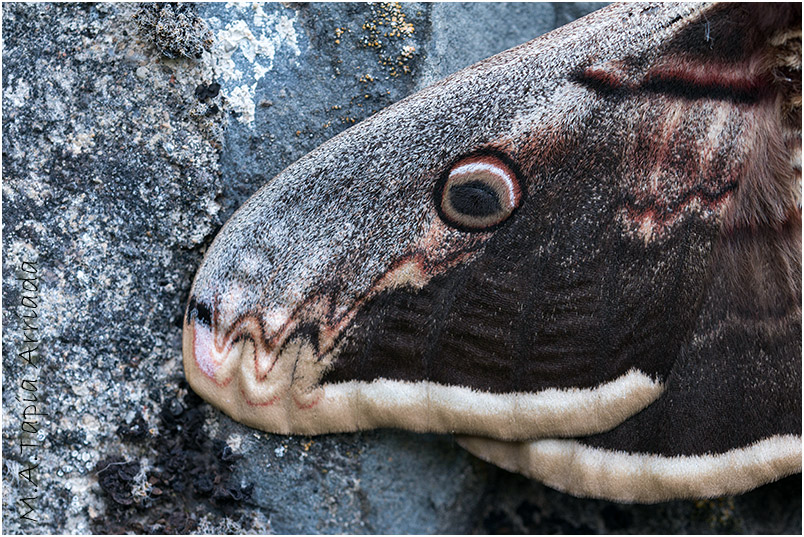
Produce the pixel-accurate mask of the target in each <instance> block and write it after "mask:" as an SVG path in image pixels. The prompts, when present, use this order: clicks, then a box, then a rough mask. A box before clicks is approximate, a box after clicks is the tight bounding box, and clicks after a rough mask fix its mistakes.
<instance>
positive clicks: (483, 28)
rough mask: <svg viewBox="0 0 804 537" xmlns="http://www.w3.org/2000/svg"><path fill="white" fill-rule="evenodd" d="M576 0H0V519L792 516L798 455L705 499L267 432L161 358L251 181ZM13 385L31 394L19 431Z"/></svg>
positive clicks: (497, 528) (285, 528)
mask: <svg viewBox="0 0 804 537" xmlns="http://www.w3.org/2000/svg"><path fill="white" fill-rule="evenodd" d="M596 7H598V6H596V5H591V4H555V5H554V4H538V3H535V4H433V5H430V4H404V5H398V4H376V5H367V4H360V5H358V4H310V5H307V4H282V5H280V4H266V5H250V4H249V5H236V6H230V5H224V4H199V5H185V6H183V7H182V8H181V10H179V11H176V10H174V9H173V8H170V9H169V10H167V11H166V10H165V9H154V8H153V7H148V6H146V7H144V8H140V7H139V6H136V5H133V4H93V5H75V4H67V5H65V4H60V5H56V4H8V3H6V4H4V5H3V41H4V48H3V104H2V106H3V134H4V136H3V178H4V181H3V225H4V235H3V252H4V264H3V302H4V305H5V307H4V309H3V328H4V331H3V371H4V388H5V389H4V391H3V424H4V428H3V492H4V494H3V523H4V529H5V532H6V533H30V532H43V533H50V532H57V533H89V532H98V533H108V532H115V533H123V532H160V533H173V532H176V533H187V532H197V533H235V532H246V533H254V532H274V533H388V532H392V533H436V532H438V533H504V532H515V533H522V532H537V533H554V532H555V533H578V532H581V533H605V532H618V533H653V532H663V533H671V532H679V533H734V532H737V533H739V532H747V533H763V532H769V533H800V531H801V478H800V476H794V477H791V478H788V479H785V480H782V481H781V482H779V483H776V484H772V485H769V486H766V487H762V488H760V489H758V490H756V491H753V492H751V493H749V494H746V495H743V496H740V497H736V498H723V499H718V500H712V501H702V502H670V503H664V504H657V505H649V506H629V505H619V504H613V503H610V502H604V501H595V500H584V499H578V498H573V497H570V496H567V495H564V494H561V493H559V492H556V491H553V490H551V489H549V488H547V487H544V486H542V485H540V484H538V483H535V482H533V481H529V480H527V479H525V478H523V477H521V476H517V475H513V474H509V473H507V472H504V471H502V470H499V469H497V468H495V467H492V466H489V465H487V464H485V463H482V462H480V461H478V460H477V459H474V458H473V457H471V456H470V455H468V454H467V453H466V452H464V451H462V450H461V449H460V448H459V447H458V446H457V445H456V444H455V442H454V441H453V440H452V439H451V438H450V437H448V436H445V435H417V434H412V433H407V432H403V431H388V430H383V431H371V432H366V433H361V434H349V435H327V436H321V437H314V438H305V437H281V436H274V435H268V434H265V433H262V432H259V431H255V430H252V429H249V428H247V427H245V426H242V425H240V424H238V423H235V422H233V421H231V420H230V419H229V418H227V417H226V416H224V415H222V414H221V413H219V412H218V411H216V410H215V409H213V408H212V407H210V406H209V405H207V404H205V403H203V402H202V401H201V400H200V399H199V398H197V397H196V396H195V395H194V394H192V392H190V391H188V388H187V385H186V383H185V382H184V380H183V373H182V368H181V340H180V336H181V316H182V312H183V306H184V301H185V300H186V299H187V294H188V292H189V288H190V283H191V281H192V277H193V274H194V272H195V269H196V268H197V266H198V264H199V262H200V260H201V258H202V256H203V252H204V249H205V247H206V246H208V245H209V243H210V242H211V240H212V239H213V237H214V235H215V233H216V231H217V229H218V228H219V227H220V225H222V223H223V222H224V221H225V220H226V219H227V218H228V216H229V215H231V213H232V212H233V211H234V210H235V209H236V208H237V207H238V206H239V205H240V204H241V203H242V202H243V201H244V200H245V199H246V198H247V197H248V196H249V195H250V194H251V193H253V192H254V191H255V190H256V189H257V188H258V187H259V186H261V185H262V184H263V183H265V182H266V181H268V180H269V179H270V178H271V177H273V176H274V175H275V174H276V173H278V172H279V171H280V170H281V169H282V168H284V167H285V166H287V165H288V164H290V163H291V162H293V161H294V160H295V159H297V158H299V157H300V156H302V155H304V154H305V153H307V152H308V151H310V150H311V149H313V148H315V147H316V146H318V145H319V144H320V143H322V142H323V141H325V140H327V139H329V138H330V137H332V136H334V135H335V134H337V133H338V132H340V131H342V130H343V129H345V128H348V127H350V126H351V125H353V124H355V123H357V122H359V121H360V120H361V119H363V118H365V117H367V116H368V115H370V114H371V113H373V112H375V111H377V110H380V109H381V108H383V107H385V106H387V105H389V104H391V103H393V102H395V101H397V100H399V99H401V98H402V97H404V96H406V95H408V94H410V93H412V92H414V91H416V90H417V89H420V88H422V87H424V86H425V85H427V84H429V83H431V82H433V81H435V80H437V79H438V78H441V77H442V76H445V75H447V74H449V73H451V72H454V71H455V70H457V69H460V68H461V67H464V66H466V65H469V64H471V63H473V62H475V61H477V60H480V59H482V58H484V57H487V56H490V55H492V54H494V53H496V52H499V51H501V50H504V49H506V48H509V47H510V46H514V45H516V44H519V43H521V42H524V41H527V40H528V39H531V38H533V37H535V36H537V35H539V34H541V33H544V32H546V31H548V30H550V29H552V28H554V27H557V26H559V25H561V24H564V23H566V22H568V21H569V20H572V19H573V18H575V17H577V16H580V15H583V14H585V13H586V12H588V11H590V10H592V9H594V8H596ZM385 34H388V35H385ZM209 36H211V41H210V38H209ZM199 54H200V57H197V56H198V55H199ZM169 56H172V58H171V57H169ZM25 261H28V262H34V261H35V262H36V270H37V272H36V276H37V279H36V280H33V281H29V282H28V287H27V288H26V287H24V286H23V285H24V283H25V282H24V281H23V280H20V279H17V277H18V276H20V277H21V276H25V270H24V269H29V270H31V269H32V267H33V266H34V265H30V264H29V265H23V262H25ZM34 284H35V285H36V287H37V288H36V291H31V289H32V287H31V285H34ZM26 297H27V300H25V301H23V299H24V298H26ZM32 305H35V306H36V307H35V308H33V307H31V306H32ZM32 311H33V312H36V313H37V318H36V319H35V323H34V324H31V322H32V321H31V319H30V318H28V319H24V318H22V317H21V316H25V315H30V314H31V312H32ZM26 320H27V322H28V325H27V328H28V330H27V331H26V330H24V329H25V328H26V325H25V324H24V321H26ZM34 325H35V326H36V327H37V330H32V329H31V327H32V326H34ZM26 335H27V336H28V339H34V338H35V339H38V340H39V341H38V345H39V346H38V348H37V349H36V351H37V352H31V353H28V354H25V351H26V350H30V349H32V348H33V346H34V345H36V343H32V342H28V343H26V341H25V336H26ZM37 358H38V360H37ZM26 359H27V360H28V361H30V362H34V363H27V362H26ZM34 379H36V382H33V381H34ZM23 381H29V382H28V383H24V382H23ZM32 387H36V388H37V391H36V392H33V391H32V390H31V388H32ZM34 396H35V397H36V399H37V401H36V402H35V403H34V404H35V405H36V408H37V409H38V410H39V411H40V412H41V413H45V414H46V416H37V417H34V418H35V419H34V418H31V419H30V420H27V421H28V423H27V424H26V428H27V429H28V431H30V432H23V430H22V427H23V425H24V423H23V422H24V421H26V420H23V418H22V414H23V411H24V410H25V408H26V407H27V406H29V405H31V404H32V403H31V402H24V401H23V400H24V399H31V398H32V397H34ZM34 422H36V423H34ZM23 443H26V444H36V445H37V447H23V446H22V444H23ZM37 464H38V466H35V465H37ZM28 468H34V469H33V470H27V471H26V469H28ZM32 497H37V499H36V500H27V501H28V504H29V505H30V506H32V507H34V508H35V510H34V511H32V512H31V513H29V516H30V517H31V518H35V519H36V521H35V522H31V521H27V520H24V519H21V515H23V514H25V513H26V512H27V511H28V509H29V508H26V507H25V504H24V503H23V502H22V499H23V498H32Z"/></svg>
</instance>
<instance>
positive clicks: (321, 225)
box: [183, 3, 801, 502]
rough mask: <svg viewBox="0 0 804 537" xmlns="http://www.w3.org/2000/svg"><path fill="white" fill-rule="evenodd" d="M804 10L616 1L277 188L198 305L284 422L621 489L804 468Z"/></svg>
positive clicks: (682, 492) (206, 328)
mask: <svg viewBox="0 0 804 537" xmlns="http://www.w3.org/2000/svg"><path fill="white" fill-rule="evenodd" d="M800 158H801V6H800V4H777V5H769V4H688V3H683V4H625V5H613V6H610V7H607V8H605V9H602V10H600V11H597V12H595V13H592V14H590V15H588V16H587V17H584V18H582V19H579V20H577V21H575V22H574V23H572V24H569V25H567V26H565V27H562V28H560V29H558V30H556V31H554V32H551V33H549V34H547V35H545V36H542V37H540V38H537V39H535V40H533V41H530V42H528V43H525V44H524V45H521V46H518V47H516V48H513V49H511V50H508V51H506V52H503V53H501V54H498V55H496V56H494V57H492V58H489V59H487V60H485V61H482V62H480V63H478V64H476V65H473V66H471V67H468V68H466V69H464V70H462V71H460V72H458V73H456V74H454V75H452V76H450V77H448V78H446V79H444V80H443V81H441V82H438V83H436V84H435V85H433V86H431V87H429V88H427V89H424V90H422V91H420V92H419V93H416V94H414V95H412V96H410V97H408V98H406V99H404V100H402V101H400V102H398V103H397V104H395V105H393V106H391V107H389V108H387V109H385V110H383V111H381V112H380V113H378V114H376V115H375V116H373V117H371V118H369V119H367V120H365V121H363V122H362V123H360V124H358V125H357V126H355V127H353V128H351V129H349V130H347V131H345V132H343V133H341V134H340V135H338V136H336V137H334V138H333V139H331V140H330V141H328V142H327V143H325V144H323V145H322V146H320V147H319V148H318V149H316V150H314V151H313V152H311V153H309V154H308V155H307V156H305V157H303V158H301V159H300V160H299V161H297V162H296V163H294V164H293V165H291V166H290V167H288V168H287V169H285V170H284V171H283V172H282V173H280V174H279V175H278V176H277V177H275V178H274V179H273V180H271V181H270V182H269V183H268V184H266V185H265V186H263V187H262V188H261V189H260V190H259V191H258V192H257V193H256V194H254V196H253V197H252V198H251V199H249V200H248V201H247V202H246V203H245V204H244V205H243V206H242V207H241V208H240V209H239V210H238V211H237V212H236V213H235V214H234V216H232V218H231V219H230V220H229V221H228V223H227V224H226V225H225V226H224V227H223V228H222V229H221V231H220V233H219V234H218V236H217V238H216V239H215V241H214V242H213V243H212V245H211V246H210V248H209V250H208V252H207V253H206V257H205V259H204V261H203V262H202V264H201V266H200V268H199V270H198V273H197V275H196V278H195V281H194V283H193V287H192V290H191V294H190V297H189V302H188V304H187V308H186V314H185V322H184V333H183V346H184V349H183V356H184V367H185V371H186V375H187V379H188V380H189V382H190V384H191V386H192V387H193V389H194V390H195V391H196V392H198V393H199V394H200V395H201V396H203V397H204V398H205V399H206V400H207V401H209V402H210V403H212V404H213V405H215V406H216V407H218V408H220V409H221V410H222V411H223V412H225V413H226V414H228V415H230V416H231V417H232V418H234V419H235V420H238V421H241V422H243V423H245V424H247V425H250V426H252V427H255V428H258V429H262V430H264V431H268V432H271V433H278V434H301V435H317V434H323V433H333V432H343V431H358V430H365V429H372V428H378V427H397V428H403V429H408V430H411V431H428V432H440V433H452V434H456V435H459V440H458V441H459V442H460V444H461V445H462V446H464V447H465V448H466V449H468V450H469V451H470V452H472V453H473V454H475V455H477V456H478V457H480V458H482V459H485V460H487V461H490V462H492V463H494V464H496V465H499V466H501V467H502V468H505V469H508V470H511V471H514V472H521V473H522V474H524V475H526V476H530V477H532V478H534V479H538V480H540V481H542V482H544V483H546V484H547V485H549V486H551V487H554V488H556V489H559V490H562V491H566V492H568V493H571V494H574V495H578V496H587V497H596V498H606V499H610V500H616V501H623V502H657V501H664V500H668V499H674V498H699V497H712V496H718V495H723V494H736V493H741V492H744V491H746V490H749V489H751V488H754V487H757V486H759V485H761V484H764V483H767V482H771V481H774V480H776V479H779V478H781V477H783V476H786V475H789V474H793V473H796V472H800V471H801V198H800V181H801V161H800Z"/></svg>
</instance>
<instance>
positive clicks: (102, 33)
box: [3, 3, 224, 533]
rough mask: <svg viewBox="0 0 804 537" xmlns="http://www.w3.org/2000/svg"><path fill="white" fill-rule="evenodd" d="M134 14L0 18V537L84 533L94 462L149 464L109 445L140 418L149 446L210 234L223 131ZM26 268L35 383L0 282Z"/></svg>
mask: <svg viewBox="0 0 804 537" xmlns="http://www.w3.org/2000/svg"><path fill="white" fill-rule="evenodd" d="M136 9H137V8H136V6H133V5H131V4H114V5H112V4H92V5H83V6H79V5H76V4H23V3H19V4H5V5H4V6H3V40H4V50H3V67H4V69H3V86H4V88H12V92H11V93H9V94H6V93H5V92H4V96H3V134H4V136H3V153H4V159H3V224H4V233H3V247H4V261H5V263H4V264H3V282H4V285H3V302H4V305H5V306H6V307H5V308H4V309H3V325H4V331H3V372H4V383H5V384H4V387H5V389H4V391H3V410H4V416H3V417H4V428H3V454H4V470H3V481H4V484H3V486H4V495H3V500H4V502H5V503H4V506H3V517H4V518H3V522H4V529H5V530H6V531H7V532H9V533H26V532H41V533H88V532H90V531H91V527H90V520H92V519H94V518H98V517H99V518H103V517H104V515H105V514H106V512H107V510H108V508H109V505H110V504H111V503H114V500H112V499H111V497H110V496H109V495H107V494H106V493H105V492H104V491H103V489H102V487H100V484H99V481H98V470H97V468H98V465H99V463H100V462H102V461H103V460H106V459H108V458H109V457H111V456H113V455H115V456H120V457H122V458H123V459H124V460H125V461H137V463H138V464H140V467H141V468H145V469H149V468H155V469H160V470H161V469H162V468H163V464H164V463H162V462H160V461H159V460H157V458H156V457H155V456H154V451H153V450H152V449H151V448H149V447H148V445H144V444H142V443H137V442H132V441H130V439H124V438H121V437H120V436H119V435H117V433H116V430H117V428H118V426H119V425H120V424H124V423H126V418H127V416H130V415H135V414H139V415H141V416H142V417H143V419H144V420H145V423H146V424H147V427H146V429H147V430H150V429H152V428H153V429H154V430H155V431H157V432H158V430H159V427H160V415H161V411H162V407H163V405H164V404H165V401H166V400H167V398H168V394H169V393H170V392H171V390H172V389H173V388H172V387H173V386H175V383H176V379H181V378H182V369H181V326H180V324H181V316H182V312H183V303H184V302H185V300H186V296H187V292H188V288H189V285H190V282H191V280H192V275H193V273H194V271H195V269H196V268H197V266H198V264H199V262H200V260H201V257H202V253H203V248H204V246H205V245H206V244H208V243H209V241H210V240H211V239H212V236H213V234H214V232H215V230H216V229H217V228H218V227H219V226H220V225H221V220H220V218H219V216H218V211H219V209H220V206H219V204H218V203H217V201H216V198H217V195H218V192H219V191H220V189H221V177H220V171H219V154H220V148H221V146H222V143H221V142H222V133H223V130H222V129H223V125H224V121H223V118H222V114H213V115H207V114H206V111H207V109H208V107H209V106H210V102H206V103H201V102H200V101H199V100H198V99H197V97H196V95H195V89H196V87H197V86H198V85H199V84H201V83H205V84H208V83H209V82H210V81H211V80H212V76H211V72H209V70H208V68H207V67H206V66H205V65H204V64H203V63H202V62H198V61H195V60H189V59H186V58H184V57H183V56H182V57H180V58H178V59H174V60H170V59H167V58H165V57H164V56H163V55H162V53H161V52H159V51H158V50H156V49H155V48H154V47H152V46H150V44H148V43H146V42H145V41H143V40H142V39H140V38H139V35H140V34H139V29H138V27H137V23H136V22H135V20H134V17H133V15H134V13H135V11H136ZM188 50H189V49H188ZM199 105H200V106H201V110H200V111H199V113H196V112H195V110H194V108H195V107H196V106H199ZM27 260H36V261H37V262H38V267H39V276H40V279H39V281H38V309H37V318H36V322H37V327H38V333H39V339H40V340H41V344H40V345H41V346H40V348H41V349H42V352H41V360H40V361H39V362H38V363H37V364H36V365H35V366H29V365H27V364H26V363H25V362H24V361H23V360H22V359H21V358H20V356H18V353H19V352H20V350H21V349H22V348H23V347H22V344H23V340H24V334H23V331H22V324H21V320H20V318H19V316H18V315H17V314H16V309H17V308H15V307H14V305H19V304H20V301H21V296H22V293H21V290H20V287H19V285H18V284H17V281H16V279H15V273H14V271H15V270H17V269H18V268H19V267H20V265H21V263H22V262H23V261H27ZM32 378H36V379H38V386H39V390H38V391H37V396H38V397H39V401H41V408H42V411H43V412H45V413H46V414H47V415H46V416H45V417H43V418H41V423H38V424H36V426H37V427H38V432H37V434H35V435H30V436H31V437H36V439H37V442H38V443H40V444H41V448H39V449H37V450H36V451H29V452H27V453H26V452H23V451H22V450H21V449H20V442H21V436H20V431H21V428H22V425H23V420H22V416H21V412H22V408H21V407H20V403H19V402H18V401H17V400H16V399H15V397H18V396H20V395H23V394H22V392H21V388H20V386H21V384H22V382H23V381H24V380H26V379H32ZM149 434H150V433H149ZM155 434H156V433H155ZM34 456H36V457H37V458H38V460H37V461H34V460H33V458H32V457H34ZM34 462H35V463H37V464H38V466H37V469H36V473H35V479H36V482H37V483H38V485H39V497H40V499H39V502H38V504H37V505H36V508H37V511H36V512H35V517H34V518H35V521H36V522H31V521H26V520H24V519H22V518H21V515H22V514H23V513H24V512H25V511H24V509H25V505H24V503H22V498H24V497H26V495H32V493H33V492H34V490H33V486H32V485H31V486H23V485H24V484H25V483H24V481H25V480H24V479H23V483H22V485H21V484H20V483H19V482H18V481H19V472H20V471H21V470H23V469H24V468H26V465H28V464H32V463H34ZM15 479H16V481H17V482H15ZM132 483H135V484H136V487H135V486H134V485H132V489H131V490H132V492H131V494H132V498H140V497H142V496H143V494H144V493H145V492H146V491H147V480H146V481H145V482H141V480H138V479H135V480H133V481H132ZM168 496H169V494H168V493H165V494H163V495H162V498H167V497H168ZM161 501H165V500H161ZM190 510H192V506H191V507H190ZM199 510H201V511H203V512H204V513H208V512H209V509H208V508H205V507H201V506H199ZM139 516H140V517H141V520H140V521H142V520H143V519H145V518H146V517H145V515H144V514H143V513H140V515H139ZM199 516H200V515H199ZM196 518H198V517H196ZM135 522H137V520H136V517H134V520H133V521H132V524H134V523H135ZM152 527H153V528H154V531H159V528H160V526H159V525H158V524H157V525H155V526H153V525H152ZM161 528H162V531H165V528H166V526H164V525H163V526H161ZM129 530H130V528H126V530H125V531H129ZM218 531H223V526H220V527H219V528H218Z"/></svg>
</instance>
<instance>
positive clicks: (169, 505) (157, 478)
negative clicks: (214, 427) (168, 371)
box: [92, 383, 253, 534]
mask: <svg viewBox="0 0 804 537" xmlns="http://www.w3.org/2000/svg"><path fill="white" fill-rule="evenodd" d="M178 393H184V394H185V395H184V396H183V397H175V396H173V394H172V393H171V394H164V395H163V396H162V397H160V398H159V399H160V400H162V401H163V404H162V407H161V411H160V413H159V419H160V422H159V424H158V427H156V429H157V430H158V431H159V433H158V434H157V435H150V434H148V431H147V424H146V423H145V421H144V420H141V419H140V418H141V416H139V415H137V416H136V417H135V418H134V420H132V422H131V424H129V425H125V426H121V427H120V428H119V429H118V433H119V434H120V435H121V436H122V437H123V438H125V439H126V440H127V441H128V442H129V443H130V444H131V446H132V447H131V449H132V450H138V451H141V452H144V453H148V454H151V455H149V458H150V460H149V464H150V467H147V471H146V472H141V468H140V465H139V463H138V462H136V461H126V460H122V459H120V458H119V457H108V458H107V459H106V460H105V461H103V462H102V463H100V464H99V465H98V468H97V472H98V473H97V475H98V482H99V483H100V486H101V490H102V491H103V493H104V497H105V498H106V499H107V501H106V510H105V512H104V513H102V514H101V516H99V517H97V518H95V519H93V520H92V530H93V531H94V532H95V533H103V534H108V533H115V534H121V533H162V534H188V533H193V532H194V531H196V530H197V528H198V519H197V513H213V514H214V515H215V516H218V517H220V518H223V517H227V518H231V519H234V520H237V519H242V520H244V521H245V520H246V519H245V518H244V517H243V513H242V510H241V509H242V507H243V504H244V503H247V502H248V501H249V499H250V497H251V494H252V490H253V485H251V484H246V485H241V484H240V482H239V480H237V479H235V478H234V476H233V470H234V468H233V464H234V462H235V461H236V460H237V459H238V458H239V455H237V454H236V453H234V452H233V451H232V449H231V448H230V447H229V446H227V445H226V443H225V442H223V441H222V440H215V439H212V438H210V437H209V436H207V434H206V432H205V431H204V416H205V413H204V407H205V403H204V401H203V400H202V399H201V398H200V397H198V396H197V395H196V394H195V393H193V392H192V391H191V390H190V389H189V386H188V385H187V384H186V383H182V386H181V387H180V389H179V390H178ZM143 430H144V431H145V434H140V432H139V431H143Z"/></svg>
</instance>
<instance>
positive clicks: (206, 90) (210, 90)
mask: <svg viewBox="0 0 804 537" xmlns="http://www.w3.org/2000/svg"><path fill="white" fill-rule="evenodd" d="M220 91H221V85H220V84H218V83H217V82H213V83H211V84H209V85H206V84H199V85H198V86H196V88H195V96H196V98H197V99H198V100H199V101H206V100H207V99H214V98H215V97H217V96H218V94H219V93H220Z"/></svg>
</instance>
